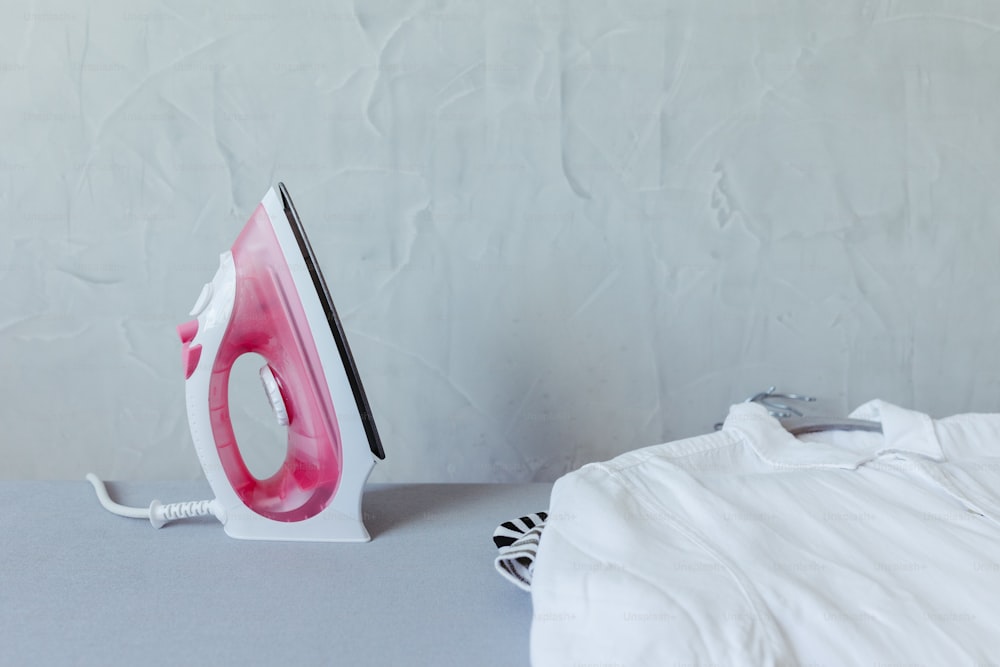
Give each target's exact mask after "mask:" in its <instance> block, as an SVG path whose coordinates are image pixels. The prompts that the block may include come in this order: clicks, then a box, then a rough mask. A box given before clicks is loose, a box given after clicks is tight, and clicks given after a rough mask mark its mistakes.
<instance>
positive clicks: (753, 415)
mask: <svg viewBox="0 0 1000 667" xmlns="http://www.w3.org/2000/svg"><path fill="white" fill-rule="evenodd" d="M851 416H852V417H854V418H855V419H868V420H871V421H877V422H881V424H882V433H881V434H879V433H862V432H853V433H850V434H849V435H848V437H846V438H845V437H844V436H845V432H836V433H835V432H829V434H823V435H821V436H819V437H815V438H810V439H809V440H808V441H805V440H799V439H798V438H796V437H795V436H793V435H792V434H791V433H789V432H788V431H786V430H785V429H784V428H782V426H781V423H780V422H779V421H778V420H777V419H775V418H774V417H772V416H771V415H769V414H768V412H767V409H766V408H764V406H762V405H760V404H758V403H737V404H736V405H734V406H732V407H731V408H730V409H729V416H728V417H726V421H725V423H724V424H723V427H722V428H723V430H724V431H734V432H737V433H739V434H741V435H742V436H743V437H744V438H745V439H746V440H747V442H748V443H749V444H750V446H751V447H753V448H754V450H755V451H756V452H757V454H758V455H759V456H760V457H761V458H763V459H764V460H765V461H768V462H770V463H773V464H776V465H782V466H789V467H795V468H852V469H853V468H857V467H858V466H860V465H863V464H864V463H865V462H867V461H871V460H872V459H874V458H877V457H878V456H880V455H882V454H885V453H887V452H902V453H911V454H919V455H921V456H926V457H929V458H932V459H936V460H942V459H944V458H945V457H944V452H943V451H942V449H941V443H940V442H939V441H938V438H937V435H936V433H935V430H934V422H933V421H932V420H931V418H930V417H928V416H927V415H925V414H923V413H920V412H915V411H913V410H906V409H904V408H901V407H898V406H896V405H892V404H891V403H886V402H885V401H879V400H876V401H871V402H869V403H866V404H864V405H862V406H861V407H860V408H858V409H857V410H855V411H854V412H853V413H851ZM838 440H839V442H838Z"/></svg>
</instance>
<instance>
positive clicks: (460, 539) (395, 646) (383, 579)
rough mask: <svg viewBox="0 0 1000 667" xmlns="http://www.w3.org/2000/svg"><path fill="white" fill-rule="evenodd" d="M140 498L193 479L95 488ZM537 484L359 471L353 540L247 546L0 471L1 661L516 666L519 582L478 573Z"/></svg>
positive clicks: (186, 487)
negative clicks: (358, 515) (364, 539)
mask: <svg viewBox="0 0 1000 667" xmlns="http://www.w3.org/2000/svg"><path fill="white" fill-rule="evenodd" d="M108 489H109V491H110V493H111V495H112V497H114V498H115V499H116V500H118V501H119V502H122V503H125V504H130V505H140V506H141V505H148V503H149V502H150V500H152V499H153V498H157V499H158V500H160V501H162V502H174V501H180V500H191V499H199V498H208V497H210V496H211V494H210V492H209V489H208V485H207V484H206V483H204V482H146V483H109V485H108ZM551 489H552V485H551V484H524V485H500V484H372V485H369V487H368V488H367V490H366V492H365V499H364V514H365V523H366V524H367V525H368V528H369V530H370V531H371V533H372V538H373V539H372V542H370V543H367V544H318V543H297V542H255V541H243V540H235V539H232V538H230V537H227V536H226V534H225V533H224V532H223V529H222V526H220V525H219V524H218V523H217V522H216V521H215V519H213V518H203V519H197V520H191V521H185V522H179V523H176V524H169V525H167V526H166V527H164V528H162V529H161V530H155V529H154V528H153V527H152V526H150V525H149V522H148V521H144V520H138V519H124V518H120V517H116V516H113V515H110V514H108V513H107V512H105V511H104V510H103V509H102V508H101V506H100V505H99V504H98V502H97V499H96V498H94V493H93V489H91V487H90V485H89V484H88V483H87V482H85V481H80V482H67V481H61V482H26V481H5V482H0V507H3V510H2V512H0V534H2V540H3V542H2V546H0V664H9V665H13V664H98V663H100V664H110V665H134V664H170V665H176V664H208V663H212V664H301V665H330V664H340V665H462V666H465V665H527V664H528V636H529V628H530V625H531V598H530V595H529V594H527V593H525V592H524V591H521V590H519V589H517V588H515V587H514V586H513V585H511V584H509V583H508V582H506V581H504V580H503V579H502V578H501V577H500V576H499V575H498V574H497V573H496V571H495V570H494V568H493V557H494V556H495V554H496V550H495V547H494V546H493V543H492V540H491V536H492V532H493V529H494V528H495V527H496V526H497V525H498V524H499V523H501V522H502V521H505V520H508V519H510V518H513V517H516V516H520V515H521V514H525V513H528V512H534V511H538V510H543V509H545V508H546V507H547V506H548V501H549V494H550V492H551Z"/></svg>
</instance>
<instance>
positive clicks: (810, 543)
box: [531, 401, 1000, 666]
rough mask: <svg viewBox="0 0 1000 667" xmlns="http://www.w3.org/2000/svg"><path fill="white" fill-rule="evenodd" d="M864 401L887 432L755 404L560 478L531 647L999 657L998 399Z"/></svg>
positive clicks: (790, 656) (681, 659) (749, 657)
mask: <svg viewBox="0 0 1000 667" xmlns="http://www.w3.org/2000/svg"><path fill="white" fill-rule="evenodd" d="M853 416H855V417H859V418H862V419H873V420H876V421H881V422H882V427H883V433H882V434H879V433H864V432H828V433H822V434H814V435H809V436H803V437H802V438H801V439H799V438H795V437H794V436H792V435H791V434H789V433H788V432H786V431H785V430H784V429H783V428H782V427H781V426H780V424H779V423H778V422H777V420H775V419H774V418H772V417H770V416H769V415H768V414H767V412H766V411H765V410H764V408H763V407H762V406H760V405H756V404H749V403H744V404H739V405H735V406H733V407H732V409H731V410H730V414H729V417H728V418H727V420H726V422H725V425H724V427H723V429H722V430H721V431H719V432H717V433H712V434H709V435H705V436H701V437H697V438H691V439H687V440H681V441H677V442H673V443H668V444H664V445H658V446H655V447H649V448H645V449H640V450H637V451H633V452H629V453H627V454H624V455H622V456H619V457H618V458H616V459H614V460H612V461H610V462H607V463H597V464H591V465H587V466H585V467H583V468H581V469H580V470H577V471H575V472H573V473H570V474H568V475H566V476H564V477H562V478H561V479H559V480H558V481H557V482H556V484H555V486H554V488H553V491H552V499H551V503H550V506H549V516H548V522H547V524H546V526H545V530H544V533H543V534H542V537H541V542H540V544H539V550H538V555H537V560H536V561H535V564H534V577H533V580H532V584H531V595H532V602H533V605H534V617H533V620H532V628H531V656H532V663H533V664H535V665H536V666H541V665H684V664H688V665H694V664H698V665H703V664H718V665H755V666H756V665H805V664H814V665H830V666H836V665H878V664H883V665H888V664H907V665H911V664H912V665H986V664H997V663H1000V523H998V521H1000V415H959V416H956V417H951V418H948V419H943V420H939V421H933V420H931V419H930V418H929V417H927V416H926V415H923V414H920V413H917V412H912V411H909V410H904V409H902V408H899V407H896V406H892V405H889V404H886V403H883V402H880V401H875V402H872V403H870V404H867V405H866V406H863V407H862V408H861V409H859V410H858V411H856V412H855V413H854V415H853Z"/></svg>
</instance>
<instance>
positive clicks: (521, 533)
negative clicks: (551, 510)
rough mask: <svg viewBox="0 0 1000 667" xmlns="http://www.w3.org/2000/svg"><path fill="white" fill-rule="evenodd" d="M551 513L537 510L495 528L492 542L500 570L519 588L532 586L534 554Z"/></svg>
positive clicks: (498, 569)
mask: <svg viewBox="0 0 1000 667" xmlns="http://www.w3.org/2000/svg"><path fill="white" fill-rule="evenodd" d="M546 518H548V514H547V513H545V512H536V513H534V514H528V515H527V516H522V517H518V518H517V519H514V520H512V521H504V522H503V523H502V524H500V525H499V526H497V529H496V530H494V531H493V543H494V544H495V545H497V549H499V550H500V554H499V555H498V556H497V557H496V560H495V561H494V563H495V564H496V568H497V572H499V573H500V574H501V575H503V576H504V578H506V579H507V580H508V581H510V582H511V583H513V584H514V585H515V586H517V587H518V588H522V589H524V590H526V591H530V590H531V574H532V572H533V571H534V569H535V554H536V553H537V552H538V542H539V540H540V539H541V537H542V529H543V528H544V527H545V519H546Z"/></svg>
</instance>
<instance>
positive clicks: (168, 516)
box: [87, 473, 226, 528]
mask: <svg viewBox="0 0 1000 667" xmlns="http://www.w3.org/2000/svg"><path fill="white" fill-rule="evenodd" d="M87 481H88V482H90V483H91V484H92V485H93V486H94V491H96V492H97V499H98V500H100V501H101V505H103V506H104V509H106V510H108V511H109V512H111V513H113V514H117V515H118V516H125V517H129V518H130V519H149V522H150V523H151V524H153V527H154V528H162V527H163V526H164V525H165V524H166V523H168V522H170V521H175V520H177V519H187V518H190V517H195V516H208V515H209V514H211V515H212V516H214V517H215V518H216V519H218V520H219V521H221V522H222V523H226V511H225V509H224V508H223V507H222V504H221V503H219V501H217V500H192V501H190V502H186V503H171V504H169V505H163V504H161V503H160V501H159V500H154V501H153V502H151V503H150V504H149V507H128V506H126V505H119V504H118V503H116V502H115V501H113V500H111V496H109V495H108V489H107V487H105V486H104V482H102V481H101V480H100V479H99V478H98V477H97V475H95V474H94V473H87Z"/></svg>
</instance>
